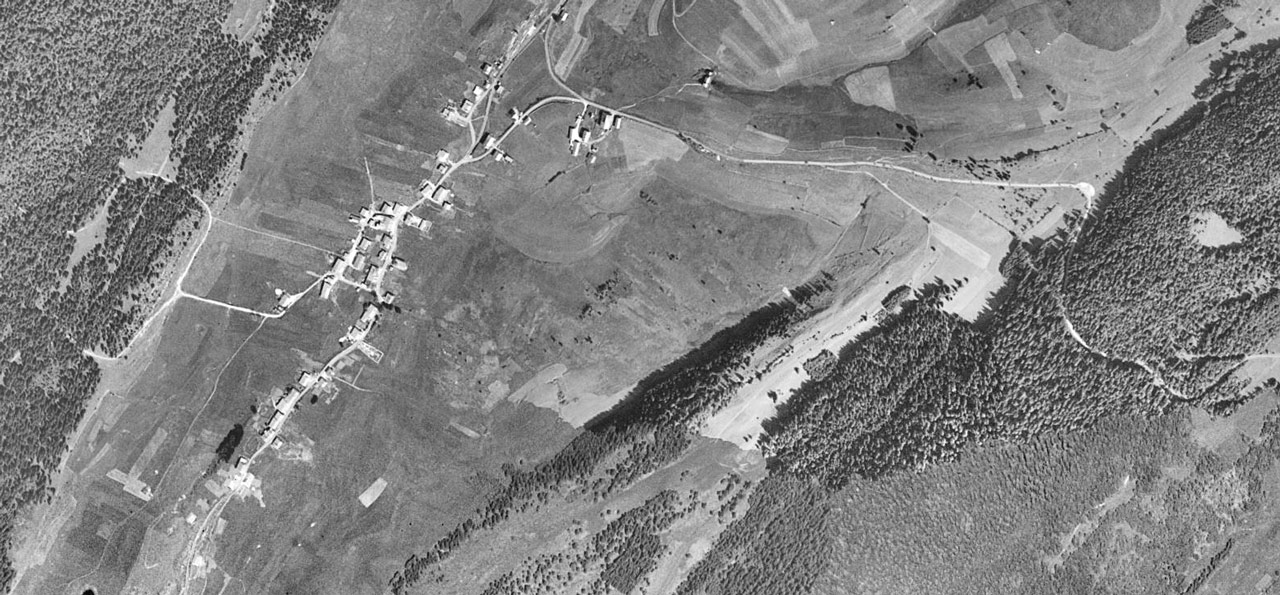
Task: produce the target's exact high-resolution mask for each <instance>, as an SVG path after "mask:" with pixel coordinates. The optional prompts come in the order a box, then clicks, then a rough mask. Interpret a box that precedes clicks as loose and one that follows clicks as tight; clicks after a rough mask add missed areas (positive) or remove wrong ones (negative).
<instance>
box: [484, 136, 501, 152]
mask: <svg viewBox="0 0 1280 595" xmlns="http://www.w3.org/2000/svg"><path fill="white" fill-rule="evenodd" d="M480 144H481V146H483V147H484V150H486V151H488V150H490V149H494V148H497V146H498V137H496V136H494V135H492V134H489V133H488V132H486V133H484V136H482V137H480Z"/></svg>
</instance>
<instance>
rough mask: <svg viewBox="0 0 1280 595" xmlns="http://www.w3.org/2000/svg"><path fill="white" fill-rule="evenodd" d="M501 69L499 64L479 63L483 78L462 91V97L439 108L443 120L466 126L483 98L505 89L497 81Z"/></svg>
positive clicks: (498, 93)
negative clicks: (478, 82) (480, 81)
mask: <svg viewBox="0 0 1280 595" xmlns="http://www.w3.org/2000/svg"><path fill="white" fill-rule="evenodd" d="M500 71H501V64H490V63H488V62H485V63H483V64H481V65H480V72H481V74H483V75H484V77H485V80H484V82H483V83H481V84H478V85H471V89H470V90H469V91H468V92H466V93H464V94H463V96H462V99H461V100H459V101H457V102H453V101H450V102H449V103H448V104H447V105H445V106H444V107H443V108H441V110H440V115H441V116H443V117H444V119H445V120H448V121H449V122H452V123H453V124H457V125H458V126H464V127H465V126H466V125H467V124H469V123H470V122H471V116H473V115H475V113H476V109H478V108H479V107H480V104H481V103H483V102H484V99H485V98H486V97H488V96H489V94H490V93H493V94H494V95H501V94H502V92H503V91H505V90H506V89H505V88H503V86H502V83H500V82H498V75H499V74H500Z"/></svg>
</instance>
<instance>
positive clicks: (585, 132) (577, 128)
mask: <svg viewBox="0 0 1280 595" xmlns="http://www.w3.org/2000/svg"><path fill="white" fill-rule="evenodd" d="M588 118H589V112H588V111H587V110H586V109H583V110H582V113H581V114H578V117H577V118H574V120H573V125H572V126H570V127H569V153H571V154H572V155H573V156H574V157H577V156H578V155H580V154H581V153H582V148H583V147H586V148H587V161H588V163H595V160H596V151H597V147H596V146H595V144H594V143H593V142H592V141H591V135H592V132H593V130H592V129H591V128H590V127H589V126H587V120H588ZM594 122H595V123H596V125H598V126H599V127H600V132H601V133H602V134H601V135H602V136H603V133H605V132H608V131H610V130H614V129H616V128H621V127H622V117H621V116H620V115H619V114H618V112H613V111H609V110H600V111H598V112H597V113H596V117H595V118H594ZM599 138H600V137H597V139H596V140H599Z"/></svg>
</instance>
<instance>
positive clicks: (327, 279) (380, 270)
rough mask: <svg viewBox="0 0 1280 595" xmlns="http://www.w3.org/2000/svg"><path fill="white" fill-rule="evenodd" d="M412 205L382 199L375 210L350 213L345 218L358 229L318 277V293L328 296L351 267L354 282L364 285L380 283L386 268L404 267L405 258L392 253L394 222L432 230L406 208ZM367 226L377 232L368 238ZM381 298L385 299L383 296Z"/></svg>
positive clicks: (425, 222) (402, 268)
mask: <svg viewBox="0 0 1280 595" xmlns="http://www.w3.org/2000/svg"><path fill="white" fill-rule="evenodd" d="M411 208H412V207H410V206H409V205H406V204H404V203H401V202H387V201H384V202H383V203H382V205H381V206H379V207H378V209H377V210H374V209H372V208H370V207H361V208H360V211H359V212H357V213H354V214H352V215H351V216H350V217H349V218H348V220H349V221H351V222H352V223H355V224H356V225H359V226H360V233H359V234H358V235H357V236H356V237H355V239H353V240H352V241H351V246H350V247H348V248H347V251H346V252H344V253H343V254H342V256H339V257H337V258H334V259H333V265H332V266H331V267H330V269H329V271H328V272H327V273H325V276H324V278H323V279H321V281H320V297H322V298H324V299H328V298H329V296H330V295H331V294H332V292H333V286H334V284H336V283H337V282H338V281H339V280H343V279H346V274H347V272H348V271H349V270H350V271H354V275H353V277H354V278H355V280H354V283H355V284H356V285H360V286H363V287H365V288H371V287H374V286H377V285H378V284H380V283H381V282H382V278H383V277H384V276H385V275H386V273H387V269H388V268H392V269H397V270H402V271H403V270H405V269H406V268H407V266H408V265H407V264H406V263H405V262H404V260H403V259H400V258H398V257H394V256H391V250H392V249H393V246H392V245H391V243H392V241H391V234H392V233H393V232H394V230H395V229H396V226H398V225H399V224H400V223H401V222H403V223H404V224H405V225H407V226H409V227H411V228H413V229H417V230H419V231H422V232H427V231H430V230H431V221H430V220H427V219H423V218H422V217H419V216H417V215H414V214H413V213H411V212H409V210H410V209H411ZM366 229H369V230H372V231H374V232H378V233H377V234H376V235H375V236H374V237H373V238H370V237H369V236H367V235H365V233H364V230H366ZM387 295H392V294H387ZM383 300H384V301H388V300H387V299H386V298H385V297H384V298H383Z"/></svg>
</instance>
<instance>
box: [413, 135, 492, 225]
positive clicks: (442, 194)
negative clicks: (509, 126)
mask: <svg viewBox="0 0 1280 595" xmlns="http://www.w3.org/2000/svg"><path fill="white" fill-rule="evenodd" d="M486 136H487V135H486ZM426 166H427V164H425V163H424V164H423V167H426ZM453 166H454V162H453V157H451V156H450V155H449V152H448V151H446V150H444V149H440V150H439V151H436V163H435V173H433V174H431V176H430V177H428V178H426V179H425V180H423V181H422V183H421V184H418V197H419V198H421V199H422V200H424V201H426V202H429V203H431V204H433V205H435V206H437V207H440V209H442V210H444V211H446V212H447V211H449V210H451V209H453V190H452V189H450V188H449V187H448V186H445V185H444V184H443V182H442V180H444V177H445V175H446V174H448V173H449V169H450V168H452V167H453ZM428 225H429V223H428Z"/></svg>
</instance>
